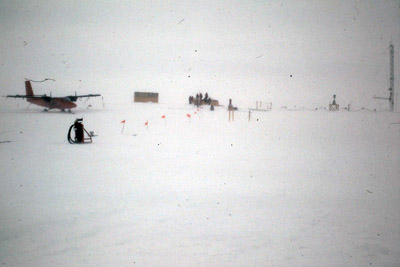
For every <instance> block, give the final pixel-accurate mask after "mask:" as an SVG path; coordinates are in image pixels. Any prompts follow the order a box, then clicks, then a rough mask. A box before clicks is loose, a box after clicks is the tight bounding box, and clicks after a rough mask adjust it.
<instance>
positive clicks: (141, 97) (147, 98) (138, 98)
mask: <svg viewBox="0 0 400 267" xmlns="http://www.w3.org/2000/svg"><path fill="white" fill-rule="evenodd" d="M133 101H135V102H143V103H146V102H152V103H158V93H147V92H135V95H134V100H133Z"/></svg>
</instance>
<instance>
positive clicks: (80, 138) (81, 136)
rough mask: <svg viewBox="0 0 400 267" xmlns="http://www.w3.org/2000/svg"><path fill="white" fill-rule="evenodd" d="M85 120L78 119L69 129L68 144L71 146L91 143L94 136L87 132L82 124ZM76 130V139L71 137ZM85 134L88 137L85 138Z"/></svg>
mask: <svg viewBox="0 0 400 267" xmlns="http://www.w3.org/2000/svg"><path fill="white" fill-rule="evenodd" d="M82 121H83V119H82V118H81V119H76V120H75V122H74V124H72V125H71V127H69V130H68V142H69V143H70V144H83V143H91V142H92V136H91V135H90V134H89V133H88V132H87V131H86V129H85V127H83V124H82ZM72 130H74V132H75V137H74V138H72V137H71V132H72ZM85 133H86V135H87V136H88V137H86V138H85Z"/></svg>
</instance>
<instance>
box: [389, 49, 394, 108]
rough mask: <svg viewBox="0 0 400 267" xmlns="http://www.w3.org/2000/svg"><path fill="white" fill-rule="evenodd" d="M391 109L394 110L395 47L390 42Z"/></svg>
mask: <svg viewBox="0 0 400 267" xmlns="http://www.w3.org/2000/svg"><path fill="white" fill-rule="evenodd" d="M389 91H390V95H389V101H390V110H391V111H394V47H393V44H392V43H390V88H389Z"/></svg>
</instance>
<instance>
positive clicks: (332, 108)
mask: <svg viewBox="0 0 400 267" xmlns="http://www.w3.org/2000/svg"><path fill="white" fill-rule="evenodd" d="M329 110H330V111H337V110H339V104H337V103H336V95H333V101H332V103H331V104H329Z"/></svg>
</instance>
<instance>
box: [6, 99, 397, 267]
mask: <svg viewBox="0 0 400 267" xmlns="http://www.w3.org/2000/svg"><path fill="white" fill-rule="evenodd" d="M20 103H22V102H20ZM24 107H25V106H24V105H23V104H21V105H20V106H19V107H15V106H13V107H3V108H1V109H0V113H1V114H0V123H1V124H0V133H1V134H0V142H2V143H0V177H1V178H0V183H1V189H0V264H1V265H2V266H370V265H372V266H399V264H400V205H399V204H400V179H399V177H400V164H399V162H400V151H399V148H400V124H391V123H397V122H399V121H400V115H399V113H390V112H368V111H360V112H346V111H339V112H328V111H324V110H320V111H299V112H295V111H288V110H279V109H277V110H273V111H271V112H259V113H253V114H252V120H251V122H249V121H248V113H247V112H238V113H236V114H235V121H234V122H228V113H227V111H226V110H225V109H224V108H220V109H217V110H216V111H215V112H210V111H208V110H205V109H204V110H200V112H198V113H197V114H194V112H195V111H196V109H195V108H193V107H191V106H189V105H175V106H169V105H166V104H160V105H157V104H133V103H126V104H124V105H122V106H117V105H114V106H113V105H108V106H106V108H104V109H103V108H100V107H99V108H97V109H92V110H86V109H84V108H83V107H81V108H78V109H76V110H75V112H76V114H67V113H60V112H57V111H55V112H48V113H44V112H42V111H41V109H40V108H39V107H37V108H36V107H31V108H30V109H29V110H25V109H24ZM186 114H191V116H192V117H191V119H190V120H189V118H188V117H187V116H186ZM162 115H166V119H165V120H164V119H162V118H161V116H162ZM79 117H83V119H84V121H83V122H84V124H85V127H86V128H87V129H88V130H91V131H94V132H95V133H97V134H98V136H97V137H95V138H94V143H93V144H88V145H70V144H68V142H67V138H66V134H67V130H68V128H69V126H70V125H71V124H72V123H73V121H74V120H75V118H79ZM122 120H126V125H125V129H124V133H123V134H121V130H122V124H121V121H122ZM146 121H148V122H149V126H148V128H147V127H146V126H144V123H145V122H146ZM5 141H11V142H5Z"/></svg>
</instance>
